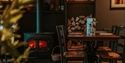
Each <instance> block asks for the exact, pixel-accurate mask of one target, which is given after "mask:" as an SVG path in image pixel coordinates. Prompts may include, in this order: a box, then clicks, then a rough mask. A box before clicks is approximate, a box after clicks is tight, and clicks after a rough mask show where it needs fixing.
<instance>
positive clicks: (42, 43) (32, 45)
mask: <svg viewBox="0 0 125 63" xmlns="http://www.w3.org/2000/svg"><path fill="white" fill-rule="evenodd" d="M38 44H39V46H38V48H40V49H45V48H47V42H46V41H44V40H39V42H38ZM28 46H29V47H30V48H31V49H35V48H36V47H37V43H36V40H31V41H29V42H28Z"/></svg>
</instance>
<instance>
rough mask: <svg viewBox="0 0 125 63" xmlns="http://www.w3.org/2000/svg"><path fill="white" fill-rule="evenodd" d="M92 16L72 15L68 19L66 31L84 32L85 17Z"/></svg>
mask: <svg viewBox="0 0 125 63" xmlns="http://www.w3.org/2000/svg"><path fill="white" fill-rule="evenodd" d="M89 17H92V15H90V16H83V15H81V16H78V17H76V18H74V17H72V18H71V19H68V28H67V29H68V33H72V32H85V29H86V21H87V18H89Z"/></svg>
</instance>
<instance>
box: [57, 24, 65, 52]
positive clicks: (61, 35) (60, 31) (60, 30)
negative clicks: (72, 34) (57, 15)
mask: <svg viewBox="0 0 125 63" xmlns="http://www.w3.org/2000/svg"><path fill="white" fill-rule="evenodd" d="M56 30H57V34H58V41H59V45H60V46H61V49H62V52H64V51H66V50H67V49H66V35H65V32H64V25H57V26H56Z"/></svg>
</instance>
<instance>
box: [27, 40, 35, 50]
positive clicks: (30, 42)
mask: <svg viewBox="0 0 125 63" xmlns="http://www.w3.org/2000/svg"><path fill="white" fill-rule="evenodd" d="M28 45H29V47H31V48H36V41H35V40H31V41H29V42H28Z"/></svg>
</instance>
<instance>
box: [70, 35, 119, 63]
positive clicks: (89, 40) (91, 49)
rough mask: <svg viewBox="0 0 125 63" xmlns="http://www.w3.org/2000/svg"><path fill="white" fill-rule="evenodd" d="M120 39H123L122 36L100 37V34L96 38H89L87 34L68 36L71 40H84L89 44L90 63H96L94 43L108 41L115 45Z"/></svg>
mask: <svg viewBox="0 0 125 63" xmlns="http://www.w3.org/2000/svg"><path fill="white" fill-rule="evenodd" d="M120 38H121V37H120V36H116V35H100V34H99V33H96V35H95V36H87V35H86V34H85V33H83V34H70V35H68V39H69V40H83V41H86V42H87V53H88V61H89V62H88V63H94V61H95V56H96V55H95V51H94V45H93V43H92V41H107V42H109V41H113V42H114V43H115V42H117V40H118V39H120ZM92 57H93V59H92Z"/></svg>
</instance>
